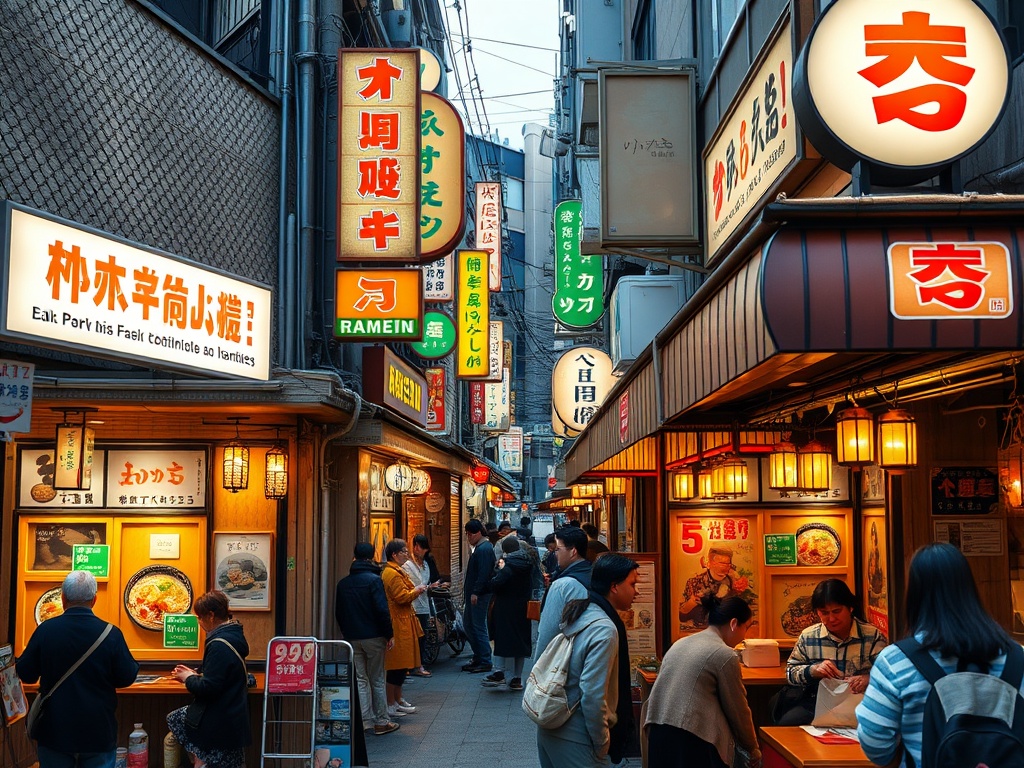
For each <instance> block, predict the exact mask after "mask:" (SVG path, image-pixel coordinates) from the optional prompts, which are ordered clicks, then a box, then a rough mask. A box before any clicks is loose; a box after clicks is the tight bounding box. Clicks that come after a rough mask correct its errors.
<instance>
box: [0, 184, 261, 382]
mask: <svg viewBox="0 0 1024 768" xmlns="http://www.w3.org/2000/svg"><path fill="white" fill-rule="evenodd" d="M2 210H3V222H4V224H5V229H4V237H3V242H2V244H0V248H2V250H3V260H4V263H3V284H4V286H5V287H4V289H3V294H2V301H3V307H2V311H0V336H2V337H4V338H7V339H10V340H14V341H17V342H19V343H22V344H24V343H29V344H38V345H39V346H42V347H50V348H53V349H60V350H71V351H73V352H75V353H77V354H88V355H96V356H97V357H103V358H108V359H112V360H117V361H121V362H125V361H127V362H130V363H132V364H134V365H151V366H154V367H157V368H172V369H178V370H188V371H193V372H197V373H201V374H203V375H206V376H209V375H217V376H232V377H235V376H237V377H242V378H247V379H258V380H262V381H265V380H267V379H268V378H269V377H270V324H271V306H270V289H269V288H267V287H266V286H262V285H259V284H258V283H255V282H252V281H248V280H245V279H243V278H239V277H233V276H228V275H226V274H224V273H222V272H219V271H216V270H213V269H210V268H208V267H205V266H203V265H201V264H197V263H194V262H189V261H186V260H184V259H181V258H179V257H177V256H173V255H171V254H167V253H162V252H160V251H156V250H154V249H151V248H149V247H147V246H144V245H141V244H138V243H132V242H129V241H127V240H123V239H121V238H118V237H115V236H113V235H109V234H106V233H103V232H99V231H97V230H94V229H91V228H89V227H86V226H84V225H82V224H76V223H74V222H71V221H66V220H64V219H60V218H57V217H56V216H51V215H50V214H47V213H43V212H41V211H35V210H32V209H30V208H25V207H24V206H21V205H17V204H15V203H11V202H6V203H4V205H3V209H2Z"/></svg>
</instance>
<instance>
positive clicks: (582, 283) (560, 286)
mask: <svg viewBox="0 0 1024 768" xmlns="http://www.w3.org/2000/svg"><path fill="white" fill-rule="evenodd" d="M554 229H555V293H554V295H553V296H552V297H551V312H552V314H553V315H554V316H555V319H556V320H557V321H558V322H559V323H561V324H562V325H564V326H566V327H568V328H588V327H590V326H592V325H593V324H594V323H596V322H597V321H598V320H600V319H601V315H603V314H604V259H603V258H602V257H601V256H584V255H581V254H580V243H581V242H582V240H583V204H582V203H581V202H580V201H579V200H564V201H562V202H561V203H559V204H558V205H557V206H555V226H554Z"/></svg>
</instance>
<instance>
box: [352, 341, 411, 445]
mask: <svg viewBox="0 0 1024 768" xmlns="http://www.w3.org/2000/svg"><path fill="white" fill-rule="evenodd" d="M363 397H365V398H366V399H367V400H369V401H370V402H371V403H377V404H379V405H383V406H385V407H387V408H390V409H391V410H392V411H394V412H395V413H400V414H402V415H403V416H405V417H406V418H408V419H411V420H412V421H414V422H416V423H417V424H419V425H420V426H421V427H425V426H426V425H427V381H426V379H425V378H424V377H423V374H422V373H421V372H420V371H418V370H417V369H416V368H413V367H412V366H411V365H409V364H408V363H407V362H405V361H404V360H402V358H400V357H398V355H396V354H395V353H394V352H392V351H391V350H390V349H388V348H387V347H364V348H363Z"/></svg>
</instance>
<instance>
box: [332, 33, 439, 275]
mask: <svg viewBox="0 0 1024 768" xmlns="http://www.w3.org/2000/svg"><path fill="white" fill-rule="evenodd" d="M419 71H420V59H419V53H418V51H417V50H416V49H415V48H407V49H403V50H373V49H364V48H359V49H343V50H341V51H339V52H338V100H339V104H338V185H339V189H338V260H339V261H360V262H375V261H400V262H405V263H416V262H417V261H419V257H420V226H419V225H420V205H419V202H420V182H419V178H420V131H419V128H420V83H419Z"/></svg>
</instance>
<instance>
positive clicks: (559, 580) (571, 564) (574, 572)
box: [534, 525, 592, 661]
mask: <svg viewBox="0 0 1024 768" xmlns="http://www.w3.org/2000/svg"><path fill="white" fill-rule="evenodd" d="M588 542H589V539H588V538H587V534H586V532H585V531H583V530H582V529H580V528H576V527H574V526H570V525H567V526H565V527H563V528H559V529H558V530H557V531H555V557H556V558H557V559H558V576H557V577H556V578H555V579H554V580H553V581H552V582H551V586H550V587H548V592H547V594H546V595H545V596H544V603H543V605H542V606H541V609H540V626H539V627H538V629H537V648H536V650H535V651H534V654H535V655H534V661H536V660H537V658H539V657H540V655H541V654H542V653H543V652H544V649H545V648H547V645H548V643H550V642H551V638H553V637H554V636H555V635H557V634H558V632H559V623H560V622H561V621H562V609H563V608H565V604H566V603H568V602H569V601H570V600H582V599H583V598H585V597H587V595H588V593H589V591H590V571H591V567H592V566H591V563H590V561H589V560H587V546H588Z"/></svg>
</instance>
